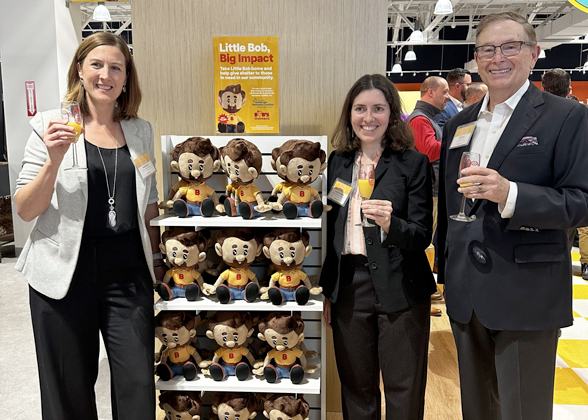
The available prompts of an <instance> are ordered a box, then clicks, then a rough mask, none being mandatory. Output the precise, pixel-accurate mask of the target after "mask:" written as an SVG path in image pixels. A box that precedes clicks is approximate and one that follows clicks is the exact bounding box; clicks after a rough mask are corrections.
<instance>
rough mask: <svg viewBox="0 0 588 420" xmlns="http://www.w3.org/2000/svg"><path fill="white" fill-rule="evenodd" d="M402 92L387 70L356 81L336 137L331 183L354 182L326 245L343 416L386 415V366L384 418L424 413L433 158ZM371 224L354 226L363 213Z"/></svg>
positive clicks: (324, 278) (325, 279)
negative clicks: (422, 145) (367, 187)
mask: <svg viewBox="0 0 588 420" xmlns="http://www.w3.org/2000/svg"><path fill="white" fill-rule="evenodd" d="M401 112H402V109H401V102H400V96H399V95H398V91H397V90H396V88H395V86H394V85H393V84H392V82H390V81H389V80H388V79H386V78H385V77H384V76H382V75H378V74H375V75H365V76H363V77H361V78H360V79H359V80H358V81H357V82H356V83H355V84H354V85H353V87H352V88H351V90H350V91H349V93H348V94H347V98H346V99H345V103H344V105H343V109H342V112H341V117H340V119H339V123H338V125H337V128H336V129H335V133H334V135H333V139H332V145H333V147H334V148H335V151H334V152H333V153H332V154H331V155H330V157H329V164H328V184H329V189H330V188H332V187H333V185H334V183H335V182H336V181H337V179H339V180H340V181H343V182H345V183H347V184H349V185H351V186H352V187H353V190H352V191H351V194H350V195H349V199H348V200H347V202H345V204H343V205H340V204H338V203H335V202H334V201H331V202H330V203H329V204H332V205H333V209H332V210H331V211H330V212H328V213H327V253H326V259H325V263H324V265H323V270H322V273H321V279H320V285H321V286H322V287H323V294H324V295H325V297H326V300H325V310H324V316H325V320H326V322H327V324H329V325H330V326H332V328H333V338H334V346H335V357H336V360H337V368H338V372H339V377H340V379H341V396H342V405H343V418H344V419H353V420H363V419H365V420H368V419H369V420H373V419H380V416H381V410H380V402H381V396H380V388H379V382H380V371H381V374H382V380H383V389H384V394H385V398H386V418H387V419H395V420H399V419H400V420H402V419H404V420H412V419H422V418H423V414H424V405H425V404H424V402H425V384H426V378H427V354H428V346H429V327H430V305H431V303H430V296H431V294H432V293H434V292H435V290H436V287H435V281H434V279H433V275H432V273H431V269H430V266H429V263H428V260H427V257H426V255H425V248H427V246H428V245H429V243H430V239H431V230H432V224H433V216H432V208H433V199H432V195H431V191H432V189H431V177H430V172H429V169H428V161H427V157H426V156H425V155H423V154H421V153H419V152H417V151H415V150H414V147H413V144H414V139H413V137H412V134H411V132H410V130H409V128H408V125H407V124H406V123H405V122H403V121H402V119H401ZM361 163H373V164H374V165H375V176H376V181H375V187H374V191H373V193H372V196H371V199H370V200H367V201H365V202H363V204H362V203H361V199H360V197H359V194H358V191H357V176H358V170H359V169H358V168H359V165H360V164H361ZM360 208H361V213H363V215H364V217H367V218H368V219H370V221H372V222H374V223H375V224H376V226H375V227H363V228H362V227H358V226H356V224H357V223H359V222H360V218H361V215H360V211H359V209H360Z"/></svg>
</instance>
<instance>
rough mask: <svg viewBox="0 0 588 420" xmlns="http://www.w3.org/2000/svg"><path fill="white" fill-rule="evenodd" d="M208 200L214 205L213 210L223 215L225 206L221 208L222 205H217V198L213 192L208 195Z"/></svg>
mask: <svg viewBox="0 0 588 420" xmlns="http://www.w3.org/2000/svg"><path fill="white" fill-rule="evenodd" d="M210 199H211V200H212V202H213V203H214V208H215V209H216V211H218V212H219V213H221V214H224V213H225V206H223V205H222V204H220V203H219V201H218V196H217V195H216V193H215V192H213V193H212V194H210Z"/></svg>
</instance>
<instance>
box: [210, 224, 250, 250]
mask: <svg viewBox="0 0 588 420" xmlns="http://www.w3.org/2000/svg"><path fill="white" fill-rule="evenodd" d="M227 238H237V239H241V240H242V241H246V242H249V241H250V240H252V239H255V241H256V242H258V243H259V238H258V237H257V235H256V233H255V231H254V230H253V229H251V228H227V229H222V230H219V231H218V232H217V233H216V242H217V243H218V244H219V245H221V246H222V245H223V242H224V241H225V239H227Z"/></svg>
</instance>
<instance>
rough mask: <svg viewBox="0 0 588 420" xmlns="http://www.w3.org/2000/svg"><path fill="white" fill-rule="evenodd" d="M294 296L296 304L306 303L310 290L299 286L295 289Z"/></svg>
mask: <svg viewBox="0 0 588 420" xmlns="http://www.w3.org/2000/svg"><path fill="white" fill-rule="evenodd" d="M294 297H295V299H296V303H297V304H299V305H306V303H307V302H308V299H309V298H310V291H309V290H308V287H306V286H300V287H299V288H298V289H296V293H295V295H294Z"/></svg>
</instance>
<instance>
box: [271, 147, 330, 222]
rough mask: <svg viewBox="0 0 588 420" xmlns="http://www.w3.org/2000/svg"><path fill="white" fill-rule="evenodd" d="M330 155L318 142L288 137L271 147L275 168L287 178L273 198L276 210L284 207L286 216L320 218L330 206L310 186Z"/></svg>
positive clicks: (275, 189) (273, 205) (277, 186)
mask: <svg viewBox="0 0 588 420" xmlns="http://www.w3.org/2000/svg"><path fill="white" fill-rule="evenodd" d="M326 159H327V154H326V153H325V151H324V150H322V149H321V144H320V143H319V142H315V143H313V142H311V141H308V140H288V141H287V142H285V143H284V144H283V145H282V146H280V147H276V148H275V149H274V150H272V162H271V163H272V167H273V168H274V169H275V170H276V172H277V174H278V176H279V177H280V178H282V179H283V180H284V182H280V183H279V184H277V185H276V186H275V187H274V189H273V191H272V194H271V197H276V196H277V197H278V198H277V202H274V203H272V204H271V205H272V208H273V209H274V210H278V211H279V210H282V211H283V212H284V216H286V218H287V219H295V218H296V217H312V218H317V217H320V216H321V215H322V214H323V211H329V210H330V209H331V206H329V205H323V202H322V201H321V196H320V194H319V192H318V191H317V190H316V188H313V187H311V186H310V184H312V183H313V182H314V181H316V179H317V178H318V176H319V175H320V174H321V173H323V172H324V170H325V169H326V168H327V162H326Z"/></svg>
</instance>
